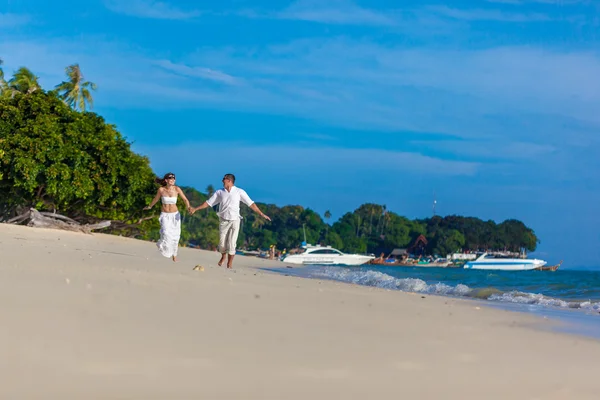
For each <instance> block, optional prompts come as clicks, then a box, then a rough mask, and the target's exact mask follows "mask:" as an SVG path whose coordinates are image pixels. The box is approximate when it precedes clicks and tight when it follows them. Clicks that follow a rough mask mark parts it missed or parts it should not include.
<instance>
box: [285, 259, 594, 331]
mask: <svg viewBox="0 0 600 400" xmlns="http://www.w3.org/2000/svg"><path fill="white" fill-rule="evenodd" d="M278 272H281V273H285V274H288V275H294V276H300V277H304V278H314V279H329V280H336V281H341V282H347V283H354V284H358V285H365V286H373V287H379V288H384V289H391V290H400V291H404V292H414V293H423V294H430V295H440V296H451V297H461V298H470V299H477V300H480V301H485V302H487V304H489V305H490V306H495V307H502V308H505V309H510V310H513V311H522V312H531V313H535V314H538V315H539V314H543V315H544V316H548V317H550V318H555V319H560V320H562V321H563V322H568V327H566V328H565V330H566V331H570V332H572V333H580V334H584V335H588V336H590V335H591V336H594V337H597V338H600V271H575V270H564V269H563V270H561V269H559V270H557V271H482V270H465V269H462V268H418V267H416V268H407V267H386V266H377V265H364V266H360V267H342V266H309V267H306V268H291V269H288V268H285V269H280V270H278Z"/></svg>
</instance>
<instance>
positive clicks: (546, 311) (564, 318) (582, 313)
mask: <svg viewBox="0 0 600 400" xmlns="http://www.w3.org/2000/svg"><path fill="white" fill-rule="evenodd" d="M369 267H370V266H361V269H362V270H363V272H366V270H369V271H374V272H378V271H377V269H376V268H369ZM287 268H289V267H287ZM328 268H330V267H329V266H312V265H311V266H299V267H294V268H293V269H292V271H289V272H288V270H287V269H285V268H282V269H277V268H275V269H271V271H272V272H275V273H278V274H283V275H286V276H293V277H298V278H302V279H311V280H314V279H316V280H326V281H334V282H340V283H344V284H348V285H355V286H359V287H370V288H377V289H381V290H386V291H392V292H400V293H409V294H418V295H422V296H435V297H439V298H441V299H449V298H450V299H456V300H464V301H467V302H468V304H477V305H479V306H483V307H488V308H491V309H498V310H505V311H511V312H516V313H521V314H525V315H532V316H535V317H539V318H543V319H551V320H553V321H556V322H557V323H559V324H560V326H559V327H558V328H557V330H556V332H565V333H571V334H577V335H583V336H586V337H589V338H593V339H597V340H600V317H599V316H598V315H597V311H596V310H590V309H585V308H572V307H568V308H564V307H558V306H554V305H550V304H538V303H525V302H522V303H520V302H510V301H501V300H495V299H489V298H483V297H477V296H471V295H468V294H455V293H450V294H448V293H437V292H434V293H431V292H427V291H418V290H410V289H408V290H405V289H402V288H389V287H385V286H379V285H377V284H368V283H365V284H363V283H358V282H353V281H349V280H343V279H339V278H337V277H335V276H331V275H330V276H327V275H318V274H315V273H318V272H322V271H323V270H324V269H328ZM334 268H340V269H344V270H346V271H347V272H351V271H352V270H354V271H356V268H355V267H351V268H345V267H334ZM266 270H269V269H266ZM307 272H308V273H307ZM390 278H391V277H390ZM418 279H420V278H418ZM423 282H424V283H425V284H426V285H428V286H431V285H435V283H433V282H426V281H423ZM470 290H474V291H478V290H480V288H475V289H473V288H470ZM548 298H549V297H548ZM559 300H561V301H567V300H562V299H559ZM571 301H572V300H571Z"/></svg>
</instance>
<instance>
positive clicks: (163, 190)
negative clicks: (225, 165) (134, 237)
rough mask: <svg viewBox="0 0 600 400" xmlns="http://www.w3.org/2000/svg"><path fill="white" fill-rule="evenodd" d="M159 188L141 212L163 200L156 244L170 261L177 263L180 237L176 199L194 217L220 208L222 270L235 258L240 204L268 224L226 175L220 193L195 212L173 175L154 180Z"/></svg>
mask: <svg viewBox="0 0 600 400" xmlns="http://www.w3.org/2000/svg"><path fill="white" fill-rule="evenodd" d="M157 182H159V183H160V184H161V187H160V188H159V189H158V192H157V193H156V196H155V197H154V199H153V200H152V203H150V205H149V206H147V207H145V208H144V210H149V209H151V208H152V207H153V206H154V204H156V203H157V202H158V200H159V199H161V200H162V204H163V206H162V212H161V213H160V217H159V219H158V220H159V222H160V227H161V228H160V239H159V241H158V242H157V243H156V245H157V246H158V249H159V251H160V252H161V254H162V255H163V256H165V257H170V258H172V259H173V261H177V249H178V246H179V237H180V236H181V215H180V214H179V211H178V210H177V196H178V195H180V196H181V198H182V199H183V201H184V202H185V205H186V207H187V209H188V211H189V212H190V214H194V213H195V212H196V211H198V210H202V209H204V208H207V207H212V206H214V205H217V204H220V207H219V212H218V213H217V214H218V215H219V221H220V222H219V252H220V253H221V259H220V260H219V263H218V264H219V266H222V265H223V263H224V262H225V259H227V268H231V267H232V263H233V257H234V256H235V247H236V243H237V238H238V233H239V230H240V219H241V216H240V201H241V202H243V203H244V204H246V205H247V206H249V207H250V208H251V209H252V210H253V211H255V212H256V213H258V214H259V215H260V216H261V217H263V218H265V219H266V220H268V221H270V220H271V218H269V217H268V216H267V215H265V214H264V213H263V212H262V211H261V210H260V209H259V208H258V206H257V205H256V204H255V203H254V201H252V199H250V197H249V196H248V194H247V193H246V191H244V190H243V189H240V188H238V187H237V186H234V184H235V175H233V174H225V176H224V177H223V189H219V190H217V191H216V192H215V193H214V194H213V195H212V196H211V197H210V198H209V199H208V200H206V201H205V202H204V203H202V205H200V206H198V207H196V208H194V207H192V206H191V205H190V202H189V201H188V199H187V198H186V197H185V194H184V193H183V191H182V190H181V188H179V187H178V186H175V175H174V174H172V173H168V174H166V175H165V176H164V178H163V179H157Z"/></svg>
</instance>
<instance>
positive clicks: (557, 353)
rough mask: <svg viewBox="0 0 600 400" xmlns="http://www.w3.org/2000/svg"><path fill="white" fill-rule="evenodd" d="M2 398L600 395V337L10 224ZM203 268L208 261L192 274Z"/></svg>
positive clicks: (0, 246)
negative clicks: (599, 369)
mask: <svg viewBox="0 0 600 400" xmlns="http://www.w3.org/2000/svg"><path fill="white" fill-rule="evenodd" d="M0 251H1V253H2V257H1V260H0V321H1V324H0V343H2V349H1V353H2V357H0V376H1V377H2V383H1V384H0V398H1V399H61V400H65V399H144V400H147V399H169V400H175V399H200V398H201V399H257V400H258V399H261V400H264V399H336V398H343V399H388V398H389V399H398V398H414V399H438V398H444V399H465V398H466V399H507V398H513V399H544V400H546V399H575V398H576V399H596V398H598V391H599V390H600V383H598V379H597V378H598V376H597V375H598V369H597V366H598V362H599V361H598V360H600V341H597V340H595V339H592V338H587V337H580V336H576V335H568V334H565V333H559V332H556V331H554V330H553V328H554V327H555V326H556V324H557V322H555V321H552V320H549V319H544V318H541V317H536V316H532V315H527V314H522V313H515V312H510V311H505V310H500V309H493V308H488V307H485V306H484V305H481V304H480V303H478V302H475V301H469V300H462V299H454V298H447V297H438V296H430V295H422V294H414V293H403V292H399V291H390V290H385V289H379V288H370V287H363V286H357V285H350V284H345V283H340V282H334V281H327V280H316V279H302V278H298V277H292V276H285V274H275V273H272V272H268V271H266V270H265V269H266V268H272V267H273V268H285V267H286V265H285V264H283V263H281V262H278V261H269V260H262V259H259V258H255V257H243V256H237V257H236V258H235V261H234V269H233V270H227V269H225V268H223V267H218V266H217V264H216V263H217V261H218V259H219V255H218V253H216V252H209V251H203V250H197V249H190V248H180V253H179V259H180V262H178V263H173V262H172V261H171V260H169V259H167V258H164V257H162V256H160V254H159V253H158V251H157V248H156V245H155V244H154V243H151V242H144V241H139V240H135V239H129V238H122V237H117V236H111V235H104V234H99V233H95V234H92V235H85V234H79V233H72V232H63V231H57V230H49V229H48V230H46V229H36V228H28V227H23V226H13V225H6V224H0ZM196 265H200V266H202V268H200V269H197V270H194V267H195V266H196Z"/></svg>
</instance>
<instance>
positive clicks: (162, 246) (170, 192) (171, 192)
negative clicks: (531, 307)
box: [144, 172, 190, 262]
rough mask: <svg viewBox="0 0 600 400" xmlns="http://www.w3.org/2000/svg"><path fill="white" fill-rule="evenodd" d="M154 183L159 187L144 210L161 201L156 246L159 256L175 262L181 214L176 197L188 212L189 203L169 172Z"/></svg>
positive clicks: (173, 175)
mask: <svg viewBox="0 0 600 400" xmlns="http://www.w3.org/2000/svg"><path fill="white" fill-rule="evenodd" d="M156 182H158V183H160V185H161V187H160V188H158V192H156V196H155V197H154V199H153V200H152V203H150V205H149V206H147V207H144V210H150V209H151V208H152V207H154V205H155V204H156V203H157V202H158V200H161V201H162V212H161V213H160V217H159V218H158V222H160V239H159V240H158V242H157V243H156V246H157V247H158V251H160V254H162V255H163V256H165V257H169V258H172V259H173V261H174V262H177V249H178V248H179V237H180V236H181V214H179V210H178V209H177V196H181V198H182V199H183V201H184V203H185V205H186V207H187V209H188V211H189V210H190V202H189V201H188V199H187V197H185V194H184V193H183V191H182V190H181V188H179V186H175V174H172V173H170V172H169V173H168V174H166V175H165V176H164V177H163V178H162V179H161V178H156Z"/></svg>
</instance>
